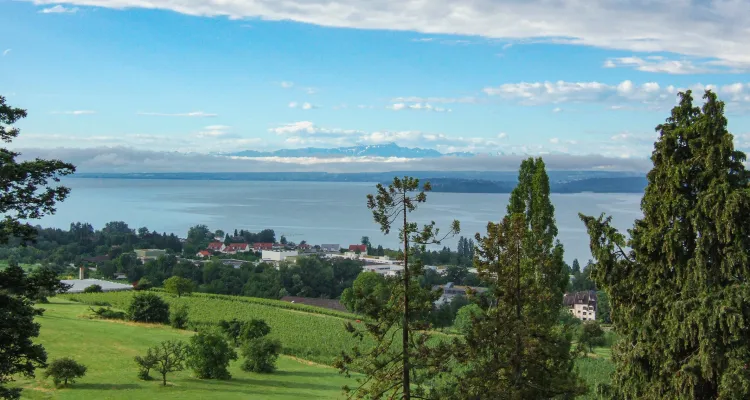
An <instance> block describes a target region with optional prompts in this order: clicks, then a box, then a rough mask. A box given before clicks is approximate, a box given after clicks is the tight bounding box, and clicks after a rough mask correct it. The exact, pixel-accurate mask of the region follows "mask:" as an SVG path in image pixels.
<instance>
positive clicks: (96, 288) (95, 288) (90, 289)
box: [83, 285, 103, 293]
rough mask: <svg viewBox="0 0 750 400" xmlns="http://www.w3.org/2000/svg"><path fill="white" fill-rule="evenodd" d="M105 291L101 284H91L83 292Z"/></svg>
mask: <svg viewBox="0 0 750 400" xmlns="http://www.w3.org/2000/svg"><path fill="white" fill-rule="evenodd" d="M101 292H103V290H102V287H101V286H99V285H91V286H88V287H86V288H85V289H83V293H101Z"/></svg>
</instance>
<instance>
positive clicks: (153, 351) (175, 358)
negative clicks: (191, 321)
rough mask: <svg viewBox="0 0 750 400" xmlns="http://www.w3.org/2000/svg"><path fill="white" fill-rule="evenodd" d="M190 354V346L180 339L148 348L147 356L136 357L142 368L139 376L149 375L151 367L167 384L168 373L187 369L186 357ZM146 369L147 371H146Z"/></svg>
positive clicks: (163, 383)
mask: <svg viewBox="0 0 750 400" xmlns="http://www.w3.org/2000/svg"><path fill="white" fill-rule="evenodd" d="M187 356H188V346H187V344H185V342H182V341H179V340H167V341H165V342H161V343H160V344H158V345H156V346H154V347H152V348H150V349H148V351H147V353H146V356H145V357H142V358H140V359H139V358H138V357H136V363H138V366H139V367H140V368H141V371H140V372H139V373H138V377H139V378H141V379H143V377H144V376H148V371H149V370H150V369H153V370H155V371H156V372H158V373H159V374H161V380H162V385H163V386H167V374H169V373H172V372H178V371H182V370H183V369H185V359H186V358H187ZM144 371H145V373H144Z"/></svg>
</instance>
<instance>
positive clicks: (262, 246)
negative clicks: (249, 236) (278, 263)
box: [253, 243, 273, 251]
mask: <svg viewBox="0 0 750 400" xmlns="http://www.w3.org/2000/svg"><path fill="white" fill-rule="evenodd" d="M253 250H255V251H261V250H273V243H253Z"/></svg>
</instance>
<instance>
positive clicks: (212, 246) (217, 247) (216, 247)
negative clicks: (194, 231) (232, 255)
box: [206, 242, 225, 251]
mask: <svg viewBox="0 0 750 400" xmlns="http://www.w3.org/2000/svg"><path fill="white" fill-rule="evenodd" d="M224 247H225V246H224V243H222V242H211V243H209V244H208V248H207V249H206V250H208V251H224Z"/></svg>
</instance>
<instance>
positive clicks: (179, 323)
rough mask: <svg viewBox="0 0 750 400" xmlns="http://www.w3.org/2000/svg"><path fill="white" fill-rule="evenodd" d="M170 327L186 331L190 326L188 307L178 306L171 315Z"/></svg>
mask: <svg viewBox="0 0 750 400" xmlns="http://www.w3.org/2000/svg"><path fill="white" fill-rule="evenodd" d="M169 325H171V326H172V328H175V329H185V328H187V326H188V308H187V306H184V305H183V306H178V307H177V308H175V309H174V310H173V311H172V312H171V313H170V314H169Z"/></svg>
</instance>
